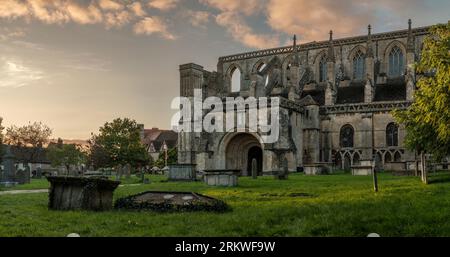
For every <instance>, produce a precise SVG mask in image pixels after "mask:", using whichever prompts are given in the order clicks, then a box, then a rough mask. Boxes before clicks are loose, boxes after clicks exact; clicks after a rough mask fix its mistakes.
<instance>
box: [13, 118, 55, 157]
mask: <svg viewBox="0 0 450 257" xmlns="http://www.w3.org/2000/svg"><path fill="white" fill-rule="evenodd" d="M51 135H52V130H51V129H50V128H49V127H48V126H47V125H45V124H43V123H42V122H34V123H28V125H25V126H22V127H16V126H11V127H9V128H7V129H6V135H5V142H6V143H7V144H10V145H15V146H19V147H22V148H23V149H24V152H25V153H26V154H25V156H24V158H25V160H24V161H25V162H27V163H32V162H35V161H36V158H38V156H39V153H40V152H41V151H42V147H43V146H44V145H45V144H46V143H47V142H48V140H49V138H50V136H51Z"/></svg>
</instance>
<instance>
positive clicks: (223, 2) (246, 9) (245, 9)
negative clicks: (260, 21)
mask: <svg viewBox="0 0 450 257" xmlns="http://www.w3.org/2000/svg"><path fill="white" fill-rule="evenodd" d="M200 3H202V4H205V5H208V6H211V7H213V8H216V9H219V10H220V11H222V12H238V13H244V14H245V15H252V14H255V13H257V12H260V11H261V10H264V8H265V6H266V4H267V1H266V0H245V1H242V0H200Z"/></svg>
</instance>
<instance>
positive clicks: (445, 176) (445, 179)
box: [428, 172, 450, 184]
mask: <svg viewBox="0 0 450 257" xmlns="http://www.w3.org/2000/svg"><path fill="white" fill-rule="evenodd" d="M438 183H450V172H445V173H444V172H439V173H437V174H431V175H430V176H429V177H428V184H438Z"/></svg>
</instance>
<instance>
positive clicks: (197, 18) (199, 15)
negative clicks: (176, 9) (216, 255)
mask: <svg viewBox="0 0 450 257" xmlns="http://www.w3.org/2000/svg"><path fill="white" fill-rule="evenodd" d="M210 16H211V14H210V13H209V12H204V11H192V10H188V11H187V12H186V13H185V17H187V18H188V19H189V22H190V23H191V24H192V26H195V27H200V28H206V24H207V23H208V22H209V17H210Z"/></svg>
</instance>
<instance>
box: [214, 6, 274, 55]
mask: <svg viewBox="0 0 450 257" xmlns="http://www.w3.org/2000/svg"><path fill="white" fill-rule="evenodd" d="M216 22H217V24H219V25H220V26H223V27H225V28H226V30H227V32H228V33H229V34H230V35H231V36H232V37H233V39H234V40H236V41H238V42H241V43H243V44H244V45H246V46H248V47H254V48H259V49H261V48H271V47H276V46H278V45H279V43H280V42H279V39H278V37H277V36H269V35H260V34H257V33H255V32H254V31H253V30H252V28H251V27H249V26H248V25H247V24H246V22H245V20H244V19H243V18H242V17H241V16H239V15H238V14H236V13H233V12H223V13H221V14H219V15H217V17H216Z"/></svg>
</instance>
